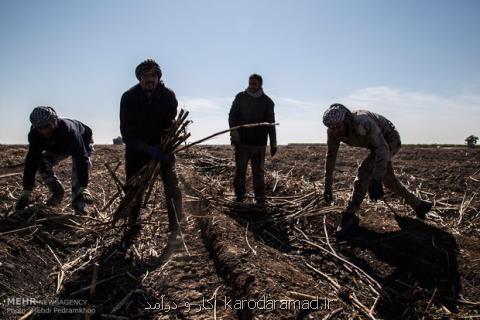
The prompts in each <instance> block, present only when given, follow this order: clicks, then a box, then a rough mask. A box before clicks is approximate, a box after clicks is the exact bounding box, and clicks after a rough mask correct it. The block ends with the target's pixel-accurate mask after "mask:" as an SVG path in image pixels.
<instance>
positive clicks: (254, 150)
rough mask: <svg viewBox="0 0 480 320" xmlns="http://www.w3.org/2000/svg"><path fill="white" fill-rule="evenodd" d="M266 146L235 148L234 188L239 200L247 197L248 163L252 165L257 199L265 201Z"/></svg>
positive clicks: (238, 146)
mask: <svg viewBox="0 0 480 320" xmlns="http://www.w3.org/2000/svg"><path fill="white" fill-rule="evenodd" d="M265 149H266V148H265V146H248V145H237V146H235V178H234V180H233V187H234V189H235V196H236V197H237V200H240V201H242V200H243V198H244V197H245V177H246V175H247V168H248V163H249V162H250V163H251V165H252V178H253V192H254V193H255V199H257V201H262V200H264V199H265Z"/></svg>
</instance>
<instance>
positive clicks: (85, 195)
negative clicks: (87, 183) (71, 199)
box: [76, 187, 93, 204]
mask: <svg viewBox="0 0 480 320" xmlns="http://www.w3.org/2000/svg"><path fill="white" fill-rule="evenodd" d="M76 197H77V198H78V197H81V198H82V199H83V201H85V203H86V204H92V203H93V196H92V194H91V193H90V191H88V189H87V188H84V187H82V188H80V190H78V193H77V196H76Z"/></svg>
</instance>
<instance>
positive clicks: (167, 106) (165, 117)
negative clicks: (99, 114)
mask: <svg viewBox="0 0 480 320" xmlns="http://www.w3.org/2000/svg"><path fill="white" fill-rule="evenodd" d="M177 106H178V102H177V98H176V97H175V93H174V92H173V91H172V90H170V89H168V88H166V87H165V86H164V85H163V83H161V82H160V83H159V84H158V86H157V88H156V89H155V92H154V93H153V95H152V96H151V97H148V96H147V95H146V94H145V93H144V92H143V90H142V88H141V86H140V84H137V85H135V86H134V87H132V88H130V89H129V90H128V91H127V92H125V93H124V94H123V95H122V99H121V102H120V131H121V133H122V138H123V141H124V142H125V144H126V147H127V149H132V150H135V149H137V148H138V146H139V144H140V143H142V142H143V143H146V144H149V145H158V144H160V142H161V137H162V135H163V134H164V133H165V129H168V128H169V127H170V126H171V125H172V121H173V120H174V119H175V116H176V115H177Z"/></svg>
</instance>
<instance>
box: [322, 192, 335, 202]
mask: <svg viewBox="0 0 480 320" xmlns="http://www.w3.org/2000/svg"><path fill="white" fill-rule="evenodd" d="M323 200H325V202H326V203H327V204H330V203H332V201H333V193H332V190H329V189H325V191H323Z"/></svg>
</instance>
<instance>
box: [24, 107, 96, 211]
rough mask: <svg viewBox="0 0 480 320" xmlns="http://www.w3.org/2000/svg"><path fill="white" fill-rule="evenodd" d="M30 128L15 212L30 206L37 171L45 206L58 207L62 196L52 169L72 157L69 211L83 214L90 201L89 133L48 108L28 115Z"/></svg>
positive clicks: (90, 148)
mask: <svg viewBox="0 0 480 320" xmlns="http://www.w3.org/2000/svg"><path fill="white" fill-rule="evenodd" d="M30 122H31V123H32V126H31V128H30V132H29V134H28V143H29V146H28V153H27V156H26V159H25V170H24V174H23V191H22V193H21V195H20V198H19V199H18V201H17V204H16V209H17V210H23V209H25V207H26V206H27V205H28V204H29V202H30V193H31V192H32V190H33V188H34V187H35V174H36V172H37V170H38V172H39V173H40V176H41V177H42V179H43V181H44V183H45V185H46V186H47V187H48V189H49V190H50V192H51V196H50V198H49V199H48V200H47V205H50V206H57V205H59V204H60V203H61V202H62V200H63V196H64V193H65V189H64V188H63V186H62V184H61V182H60V181H59V180H58V178H57V176H56V175H55V173H54V171H53V167H54V166H55V165H57V164H58V163H59V162H60V161H61V160H63V159H65V158H67V157H68V156H71V157H72V208H73V209H74V210H75V211H76V212H84V210H85V203H92V202H93V198H92V195H91V194H90V192H89V191H88V189H87V185H88V179H89V167H90V156H91V153H92V143H93V140H92V130H91V129H90V128H89V127H88V126H86V125H85V124H83V123H81V122H80V121H77V120H70V119H62V118H59V117H58V116H57V113H56V112H55V110H54V109H53V108H52V107H49V106H40V107H36V108H35V109H33V111H32V113H31V114H30Z"/></svg>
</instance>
